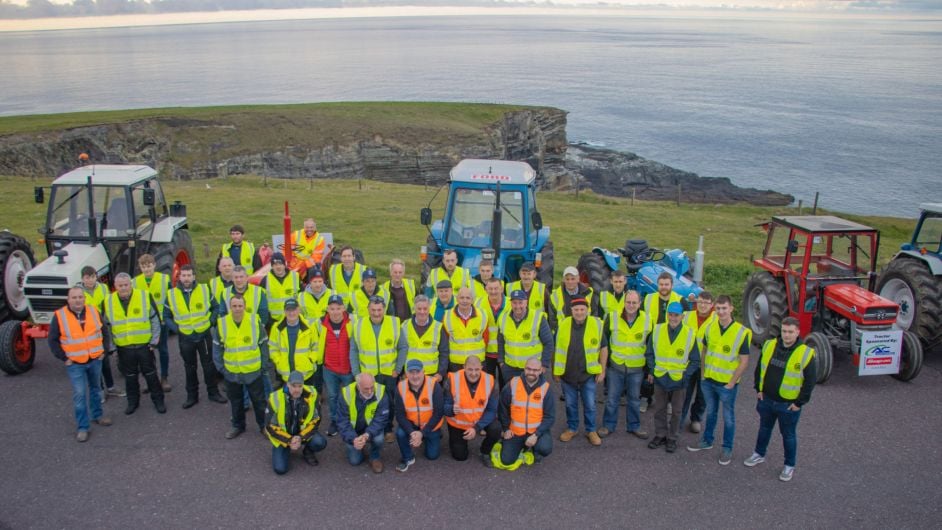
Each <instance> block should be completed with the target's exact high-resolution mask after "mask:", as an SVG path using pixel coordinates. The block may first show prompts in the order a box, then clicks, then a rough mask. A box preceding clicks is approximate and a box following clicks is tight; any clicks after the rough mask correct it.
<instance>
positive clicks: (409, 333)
mask: <svg viewBox="0 0 942 530" xmlns="http://www.w3.org/2000/svg"><path fill="white" fill-rule="evenodd" d="M402 333H404V334H405V335H406V342H408V343H409V353H408V355H407V356H406V360H410V359H418V360H420V361H422V368H423V370H424V371H425V375H435V374H436V373H438V368H439V366H438V347H439V341H440V340H441V337H442V325H441V324H440V323H438V322H435V321H434V320H432V319H431V318H429V325H428V327H427V328H426V329H425V333H423V334H422V336H419V334H418V333H416V331H415V321H414V320H413V319H411V318H410V319H409V320H406V321H405V322H403V324H402ZM430 335H431V336H430Z"/></svg>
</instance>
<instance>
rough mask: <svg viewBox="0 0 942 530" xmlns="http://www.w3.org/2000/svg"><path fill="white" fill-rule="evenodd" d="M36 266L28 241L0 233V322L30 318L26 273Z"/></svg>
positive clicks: (6, 233) (8, 233)
mask: <svg viewBox="0 0 942 530" xmlns="http://www.w3.org/2000/svg"><path fill="white" fill-rule="evenodd" d="M35 265H36V259H35V258H34V257H33V250H32V249H31V248H30V246H29V242H28V241H26V240H25V239H23V238H22V237H20V236H16V235H13V234H11V233H10V232H6V231H4V232H0V322H6V321H7V320H10V319H16V320H26V319H27V318H29V303H27V300H26V294H25V291H24V290H23V284H24V282H25V281H26V273H27V272H29V270H30V269H32V268H33V266H35Z"/></svg>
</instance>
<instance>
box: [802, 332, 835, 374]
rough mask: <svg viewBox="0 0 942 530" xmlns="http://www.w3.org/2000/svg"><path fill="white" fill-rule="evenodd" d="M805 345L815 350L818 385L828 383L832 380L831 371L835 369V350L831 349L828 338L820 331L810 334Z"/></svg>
mask: <svg viewBox="0 0 942 530" xmlns="http://www.w3.org/2000/svg"><path fill="white" fill-rule="evenodd" d="M805 345H807V346H808V347H809V348H811V349H813V350H814V362H815V363H817V364H816V365H815V372H817V375H818V381H817V382H818V383H819V384H820V383H826V382H827V380H828V379H830V378H831V370H832V369H833V368H834V348H832V347H831V343H830V341H828V338H827V336H826V335H825V334H824V333H821V332H820V331H815V332H814V333H809V334H808V336H807V337H805Z"/></svg>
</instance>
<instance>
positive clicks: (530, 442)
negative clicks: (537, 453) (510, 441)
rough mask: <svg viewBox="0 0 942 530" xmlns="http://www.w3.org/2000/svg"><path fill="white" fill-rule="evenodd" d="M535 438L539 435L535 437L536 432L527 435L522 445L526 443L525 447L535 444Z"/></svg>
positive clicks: (537, 438)
mask: <svg viewBox="0 0 942 530" xmlns="http://www.w3.org/2000/svg"><path fill="white" fill-rule="evenodd" d="M537 440H539V437H537V435H536V433H533V434H531V435H530V436H527V439H526V441H525V442H524V445H526V446H527V447H533V446H534V445H536V442H537Z"/></svg>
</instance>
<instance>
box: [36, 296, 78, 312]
mask: <svg viewBox="0 0 942 530" xmlns="http://www.w3.org/2000/svg"><path fill="white" fill-rule="evenodd" d="M67 303H68V299H67V298H30V299H29V305H30V307H31V308H32V309H33V311H34V312H37V313H42V312H47V311H58V310H59V309H61V308H62V306H64V305H66V304H67Z"/></svg>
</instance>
